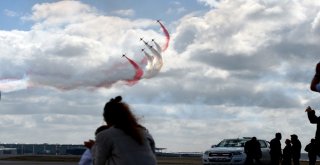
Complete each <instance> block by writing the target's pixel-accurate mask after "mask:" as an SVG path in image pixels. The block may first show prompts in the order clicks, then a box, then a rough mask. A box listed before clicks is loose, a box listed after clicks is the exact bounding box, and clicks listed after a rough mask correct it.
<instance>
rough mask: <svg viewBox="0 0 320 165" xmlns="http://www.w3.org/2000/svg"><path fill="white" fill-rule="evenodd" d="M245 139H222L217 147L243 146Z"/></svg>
mask: <svg viewBox="0 0 320 165" xmlns="http://www.w3.org/2000/svg"><path fill="white" fill-rule="evenodd" d="M246 141H248V140H246V139H225V140H222V141H221V142H220V143H219V144H218V145H217V147H244V144H245V143H246Z"/></svg>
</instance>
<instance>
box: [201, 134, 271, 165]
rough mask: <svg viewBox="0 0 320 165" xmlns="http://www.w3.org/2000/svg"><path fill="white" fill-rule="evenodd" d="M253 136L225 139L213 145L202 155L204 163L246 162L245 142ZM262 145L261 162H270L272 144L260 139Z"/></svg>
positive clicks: (207, 164) (209, 164)
mask: <svg viewBox="0 0 320 165" xmlns="http://www.w3.org/2000/svg"><path fill="white" fill-rule="evenodd" d="M250 139H251V138H237V139H224V140H222V141H221V142H220V143H219V144H217V145H213V146H212V147H211V148H210V149H208V150H206V151H205V152H204V153H203V155H202V163H203V164H204V165H213V164H244V162H245V160H246V157H247V156H246V154H245V152H244V144H245V143H246V142H247V141H249V140H250ZM258 141H259V143H260V145H261V151H262V158H261V159H260V160H261V163H263V164H268V163H270V154H269V151H270V146H269V143H268V142H267V141H266V140H261V139H258Z"/></svg>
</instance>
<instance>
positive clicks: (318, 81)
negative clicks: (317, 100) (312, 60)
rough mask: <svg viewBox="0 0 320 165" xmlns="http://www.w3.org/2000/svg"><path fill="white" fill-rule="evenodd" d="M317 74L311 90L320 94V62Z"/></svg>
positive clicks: (311, 84)
mask: <svg viewBox="0 0 320 165" xmlns="http://www.w3.org/2000/svg"><path fill="white" fill-rule="evenodd" d="M315 70H316V73H315V75H314V77H313V79H312V81H311V83H310V89H311V91H314V92H320V62H319V63H317V66H316V69H315Z"/></svg>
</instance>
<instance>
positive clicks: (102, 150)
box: [79, 63, 320, 165]
mask: <svg viewBox="0 0 320 165" xmlns="http://www.w3.org/2000/svg"><path fill="white" fill-rule="evenodd" d="M310 89H311V90H312V91H314V92H320V63H318V64H317V66H316V74H315V76H314V77H313V79H312V81H311V85H310ZM305 112H307V116H308V119H309V121H310V123H311V124H317V130H316V135H315V137H314V138H313V137H312V138H310V139H311V140H310V143H309V144H308V145H307V146H306V147H305V148H304V150H305V151H306V152H308V157H309V164H310V165H315V164H316V159H317V155H318V156H320V117H318V116H316V114H315V110H313V109H312V108H311V107H310V106H308V107H307V109H306V110H305ZM103 118H104V121H105V122H106V125H102V126H100V127H98V128H97V129H96V131H95V140H89V141H86V142H84V144H85V146H86V147H87V150H86V151H85V152H84V153H83V155H82V157H81V159H80V162H79V165H156V164H157V161H156V156H155V142H154V140H153V137H152V136H151V134H150V133H149V132H148V130H147V129H146V128H145V127H144V126H142V125H141V124H139V123H138V121H137V119H136V117H135V116H134V114H133V113H132V112H131V110H130V107H129V105H128V104H127V103H125V102H123V101H122V97H121V96H117V97H115V98H112V99H110V100H109V101H108V102H107V103H106V104H105V107H104V109H103ZM281 139H282V135H281V133H279V132H278V133H276V134H275V137H274V138H273V139H272V140H271V141H270V158H271V162H270V164H271V165H279V164H282V165H291V164H293V165H299V164H300V154H301V149H302V146H301V143H300V140H299V138H298V135H296V134H293V135H291V137H290V139H286V140H285V147H284V148H283V150H282V148H281ZM244 151H245V153H246V155H247V157H246V161H245V164H246V165H253V164H261V162H260V159H261V157H262V152H261V146H260V143H259V141H258V140H257V138H256V137H252V138H251V140H249V141H247V142H246V143H245V146H244Z"/></svg>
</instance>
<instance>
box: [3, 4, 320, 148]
mask: <svg viewBox="0 0 320 165" xmlns="http://www.w3.org/2000/svg"><path fill="white" fill-rule="evenodd" d="M181 3H183V2H182V1H181ZM202 3H206V4H208V5H209V4H210V5H211V6H214V7H212V8H211V10H210V11H208V12H206V13H204V14H199V13H198V14H195V13H187V14H186V15H185V16H184V17H183V18H181V19H180V20H176V21H175V22H165V23H166V26H167V27H169V28H168V29H169V32H170V34H171V38H172V40H171V42H170V46H169V49H168V50H167V51H166V52H165V53H164V54H163V61H164V62H163V64H164V65H163V68H162V70H161V72H160V73H159V74H158V75H157V76H156V77H153V78H152V79H143V80H141V81H139V82H138V83H137V84H135V85H134V86H127V85H124V84H123V83H122V82H119V80H125V79H127V78H130V76H133V75H134V70H133V68H132V67H131V66H130V65H128V63H127V61H125V60H124V59H123V58H121V55H122V54H123V53H127V55H128V56H129V57H131V58H132V59H134V60H137V61H140V60H141V59H142V58H143V56H142V55H141V54H140V49H141V48H143V47H144V45H143V44H142V43H140V42H139V38H140V37H142V36H144V38H145V39H146V40H151V39H152V38H155V39H156V40H157V41H159V42H162V41H163V40H162V39H163V34H162V31H161V29H160V28H159V26H158V25H157V24H155V21H154V20H148V19H136V18H132V19H127V18H121V17H115V16H108V15H103V14H102V12H100V11H98V10H97V9H96V8H94V7H92V6H89V5H87V4H84V3H81V2H80V1H59V2H56V3H43V4H37V5H35V6H34V7H33V8H32V13H31V15H29V16H25V17H24V19H26V20H29V21H31V22H33V23H34V24H33V26H32V28H31V29H30V30H29V31H0V43H1V44H0V59H1V60H0V63H1V71H0V75H1V77H2V78H3V77H22V75H23V74H24V72H25V71H28V72H30V79H32V80H34V81H35V82H37V83H36V84H34V86H33V87H30V88H29V89H27V90H20V91H15V92H10V93H7V94H6V95H2V100H1V104H0V105H1V107H0V108H1V115H0V118H1V120H0V122H1V126H2V131H3V134H5V137H3V139H2V141H6V142H12V141H20V142H23V140H21V139H19V136H22V135H24V136H25V135H26V132H27V134H38V133H39V134H40V133H41V134H47V135H52V134H54V135H52V137H51V136H50V138H48V139H43V137H40V136H39V137H34V136H28V137H30V138H28V139H25V141H26V142H36V143H38V142H39V141H41V142H42V141H43V142H47V143H79V144H81V143H82V142H83V140H86V139H88V138H92V136H93V130H94V129H95V128H96V127H98V126H99V125H100V124H102V123H103V119H102V116H101V113H102V108H103V106H104V103H105V102H106V101H107V100H109V99H110V98H111V97H115V96H116V95H122V96H123V98H124V100H125V101H126V102H128V103H129V104H130V105H131V107H132V109H133V111H134V112H135V114H136V115H137V116H138V118H139V119H140V121H141V123H142V124H143V125H145V126H146V127H147V128H148V129H149V131H150V132H151V133H152V134H153V136H154V138H155V139H156V142H157V147H165V148H168V151H203V150H205V149H207V148H208V147H209V146H210V145H212V144H216V143H218V142H219V141H220V140H221V139H223V138H234V137H242V136H258V135H259V136H258V137H259V138H264V139H266V140H271V139H272V138H273V137H274V133H275V132H279V131H280V132H282V133H283V137H289V135H290V134H293V133H296V134H298V135H299V137H301V141H302V143H303V145H304V144H306V143H307V142H309V141H310V138H311V137H313V136H314V132H315V130H314V129H312V127H313V126H312V125H310V124H309V123H308V120H307V116H306V114H305V113H304V112H303V111H304V108H305V107H306V106H307V105H311V106H313V107H315V108H317V107H319V105H318V104H317V100H318V95H317V94H316V93H312V92H311V91H309V89H308V87H309V82H310V81H311V78H312V76H313V74H314V66H315V64H316V62H317V61H318V56H319V48H318V46H317V45H318V43H319V37H318V35H317V33H318V31H317V27H318V17H319V16H318V15H319V14H318V12H319V11H318V7H319V3H318V2H314V1H304V2H294V1H285V2H284V1H282V2H278V1H273V2H272V3H271V2H270V3H269V2H267V1H261V0H255V1H241V0H229V1H228V0H226V1H219V2H218V1H206V2H205V1H202ZM214 3H217V4H214ZM70 6H72V7H70ZM69 8H70V10H69ZM61 9H68V10H61ZM61 11H66V13H64V12H63V13H61ZM116 82H117V83H116ZM97 86H99V87H104V88H96V87H97ZM57 89H58V90H57ZM12 123H13V124H12ZM59 123H62V124H59ZM10 124H12V125H10ZM13 130H14V132H13ZM239 130H241V131H239ZM25 131H26V132H25ZM52 132H54V133H52ZM56 132H59V133H60V134H61V133H63V134H64V135H65V137H66V138H64V140H63V142H61V137H59V135H56ZM172 132H175V134H174V135H173V134H172ZM302 132H303V134H302ZM75 135H77V136H75ZM300 135H301V136H300ZM24 136H23V137H24ZM31 137H32V138H31ZM176 139H179V141H177V140H176Z"/></svg>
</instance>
